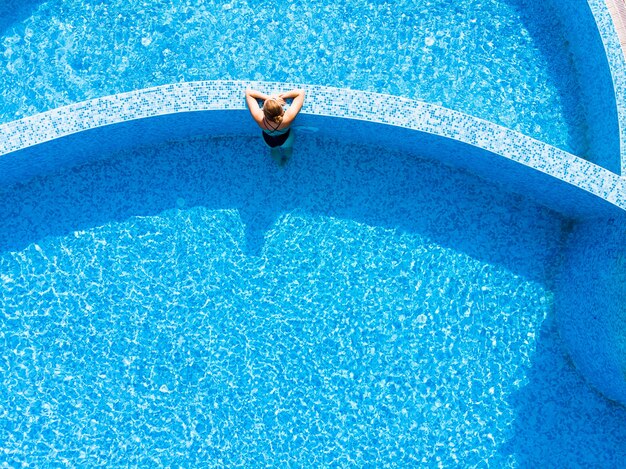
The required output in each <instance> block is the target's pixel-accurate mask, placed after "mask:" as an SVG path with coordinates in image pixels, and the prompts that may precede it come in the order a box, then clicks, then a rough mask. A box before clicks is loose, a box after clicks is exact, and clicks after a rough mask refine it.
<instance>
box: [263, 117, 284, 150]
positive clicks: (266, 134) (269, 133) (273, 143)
mask: <svg viewBox="0 0 626 469" xmlns="http://www.w3.org/2000/svg"><path fill="white" fill-rule="evenodd" d="M263 123H264V124H265V126H266V127H272V126H271V125H270V123H269V121H267V120H266V119H265V117H264V118H263ZM278 127H280V123H279V124H278V125H277V126H276V127H272V128H271V129H270V130H265V129H263V132H262V133H263V140H265V143H267V145H268V146H269V147H271V148H276V147H280V146H281V145H283V144H284V143H285V142H286V141H287V139H288V138H289V133H290V132H291V129H287V131H286V132H284V133H280V134H278V135H273V133H274V132H278V131H279V130H278Z"/></svg>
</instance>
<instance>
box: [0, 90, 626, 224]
mask: <svg viewBox="0 0 626 469" xmlns="http://www.w3.org/2000/svg"><path fill="white" fill-rule="evenodd" d="M293 86H297V85H295V84H284V83H271V82H247V81H202V82H191V83H177V84H170V85H164V86H159V87H155V88H149V89H145V90H137V91H132V92H127V93H122V94H119V95H114V96H108V97H104V98H97V99H94V100H91V101H87V102H83V103H78V104H72V105H69V106H66V107H63V108H59V109H54V110H52V111H48V112H45V113H42V114H37V115H35V116H31V117H27V118H24V119H21V120H18V121H14V122H10V123H7V124H3V125H1V126H0V137H1V138H0V169H2V172H3V173H4V175H5V177H9V176H8V175H9V174H10V173H11V169H15V163H13V164H12V162H11V159H12V155H11V153H15V152H18V151H19V150H22V149H26V148H29V147H33V146H36V145H39V144H42V143H44V142H48V141H52V140H55V139H57V138H60V137H63V136H67V135H72V134H76V133H78V132H82V131H86V130H90V129H96V128H100V127H103V126H108V125H112V124H118V123H122V122H129V121H134V120H138V119H144V118H148V117H154V116H163V115H169V114H177V113H189V112H200V111H229V110H239V111H241V110H244V109H245V100H244V97H243V91H244V90H245V89H246V87H253V88H258V89H260V90H263V91H265V92H268V93H271V92H277V91H279V90H283V89H285V88H288V87H293ZM304 88H305V89H306V91H307V93H308V97H307V100H306V103H305V106H304V108H303V115H307V114H308V115H312V116H330V117H334V118H341V119H352V120H359V121H366V122H371V123H377V124H385V125H387V126H393V127H400V128H405V129H411V130H416V131H419V132H425V133H428V134H432V135H436V136H442V137H446V138H449V139H453V140H456V141H458V142H462V143H466V144H469V145H472V146H474V147H477V148H479V149H482V150H485V151H487V152H490V153H493V154H495V155H499V156H500V157H502V158H505V159H508V160H510V161H514V162H516V163H520V164H522V165H523V166H524V167H526V168H528V171H530V172H533V171H540V172H542V173H544V174H546V175H549V176H551V177H553V178H557V179H558V180H561V181H564V182H566V183H568V184H570V185H573V186H575V187H578V188H580V189H582V190H584V191H586V192H588V193H590V194H593V195H595V196H597V197H599V198H601V199H603V200H605V201H608V202H609V203H611V204H613V205H615V206H617V207H618V208H620V209H626V205H623V200H624V197H623V195H621V193H620V191H621V190H622V189H623V186H622V185H621V184H619V182H620V176H619V175H617V174H614V173H612V172H611V171H608V170H607V169H605V168H602V167H600V166H598V165H595V164H593V163H590V162H588V161H586V160H584V159H582V158H579V157H576V156H575V155H572V154H570V153H567V152H565V151H563V150H560V149H558V148H556V147H553V146H551V145H547V144H545V143H542V142H539V141H537V140H535V139H533V138H530V137H527V136H525V135H522V134H520V133H518V132H515V131H513V130H510V129H506V128H504V127H502V126H499V125H496V124H493V123H491V122H488V121H485V120H482V119H478V118H475V117H472V116H469V115H467V114H463V113H461V112H458V111H454V110H450V109H446V108H444V107H441V106H437V105H434V104H430V103H425V102H420V101H415V100H411V99H408V98H398V97H395V96H390V95H383V94H378V93H371V92H363V91H355V90H345V89H339V88H332V87H325V86H314V85H306V86H304ZM252 130H253V128H250V129H249V131H252ZM227 131H228V129H224V132H227ZM377 132H381V133H384V132H385V130H384V129H383V128H381V129H380V130H377ZM54 157H55V155H51V156H49V158H54ZM49 163H51V164H54V162H49ZM20 164H28V162H24V163H20ZM572 215H575V214H572Z"/></svg>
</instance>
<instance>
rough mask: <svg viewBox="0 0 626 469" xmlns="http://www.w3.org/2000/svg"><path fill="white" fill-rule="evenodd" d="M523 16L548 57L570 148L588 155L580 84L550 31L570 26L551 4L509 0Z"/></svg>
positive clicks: (570, 62) (561, 47)
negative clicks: (561, 19) (559, 17)
mask: <svg viewBox="0 0 626 469" xmlns="http://www.w3.org/2000/svg"><path fill="white" fill-rule="evenodd" d="M506 2H507V3H508V4H510V5H511V7H513V8H514V9H515V10H516V11H517V13H518V14H519V16H520V19H521V21H522V23H523V25H524V27H525V28H526V29H527V30H528V33H529V34H530V36H531V37H532V38H533V44H534V45H535V46H536V47H537V48H538V49H539V50H540V51H541V54H542V55H543V57H545V62H544V66H545V67H546V70H547V71H548V73H549V76H550V80H551V84H552V85H553V86H554V87H555V88H556V89H557V90H558V92H559V96H560V97H561V100H560V104H561V106H562V107H563V111H562V115H563V116H564V118H565V120H566V122H567V128H568V141H567V143H568V145H569V146H570V149H569V150H568V151H572V152H573V153H575V154H577V155H588V154H589V151H590V148H589V140H588V137H589V136H588V135H587V134H588V129H587V126H586V125H584V124H583V123H584V122H585V120H586V119H587V117H588V116H585V113H584V109H583V108H582V106H581V104H580V85H579V83H578V82H577V80H576V79H573V77H576V76H577V74H576V70H575V68H574V62H573V60H572V57H571V55H570V52H569V51H568V49H567V48H566V47H564V45H563V44H555V43H554V42H553V41H554V37H555V35H554V34H553V33H552V34H546V32H553V31H560V30H562V28H564V27H566V26H564V25H561V24H560V22H559V19H558V17H557V16H556V15H555V14H554V12H553V11H552V8H551V6H550V5H549V2H548V3H546V2H535V1H528V0H506Z"/></svg>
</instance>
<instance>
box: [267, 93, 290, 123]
mask: <svg viewBox="0 0 626 469" xmlns="http://www.w3.org/2000/svg"><path fill="white" fill-rule="evenodd" d="M284 113H285V111H284V110H283V106H282V105H281V104H280V103H279V102H278V100H277V99H276V98H268V99H266V100H265V102H264V103H263V114H264V115H265V118H266V119H267V120H270V121H272V122H276V123H280V122H281V121H282V120H283V114H284Z"/></svg>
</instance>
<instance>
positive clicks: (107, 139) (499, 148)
mask: <svg viewBox="0 0 626 469" xmlns="http://www.w3.org/2000/svg"><path fill="white" fill-rule="evenodd" d="M292 86H294V85H286V84H278V83H267V82H243V81H217V82H208V81H205V82H193V83H180V84H173V85H166V86H161V87H156V88H150V89H145V90H138V91H133V92H130V93H124V94H120V95H115V96H109V97H104V98H98V99H95V100H92V101H87V102H83V103H78V104H74V105H70V106H67V107H64V108H59V109H55V110H52V111H49V112H45V113H42V114H38V115H35V116H32V117H28V118H25V119H22V120H19V121H15V122H11V123H8V124H4V125H2V126H0V137H1V138H0V183H1V184H2V186H4V190H10V188H11V185H12V184H19V183H21V182H24V181H26V180H28V179H29V178H32V177H35V176H38V175H42V174H49V173H52V172H54V171H58V170H59V168H64V167H65V168H67V167H72V166H75V165H78V164H82V163H86V162H89V161H93V160H95V159H100V158H105V157H107V156H108V155H110V154H111V153H115V152H117V151H123V150H128V149H129V148H132V147H137V146H144V145H153V144H159V143H161V142H165V141H171V140H178V139H187V138H194V137H200V138H203V137H207V136H210V137H226V138H233V137H237V136H248V137H249V136H254V135H258V147H259V152H260V153H261V154H262V153H264V152H266V151H267V150H266V149H265V148H264V146H263V143H262V141H261V138H260V135H259V133H260V131H259V129H258V128H257V127H256V125H255V124H254V123H253V121H252V119H251V118H250V117H249V115H248V111H247V110H246V107H245V100H244V93H243V92H244V90H245V89H246V88H247V87H254V88H257V89H260V90H263V91H265V92H268V93H271V92H275V91H278V90H281V89H285V88H287V87H292ZM304 88H305V89H306V91H307V93H308V97H307V101H306V105H305V107H304V108H303V112H302V114H301V115H300V116H299V117H298V119H297V122H296V124H295V126H294V127H295V129H296V135H297V133H298V132H300V133H306V132H309V133H315V134H316V135H317V136H318V137H319V138H328V139H334V140H339V141H344V142H345V143H346V145H350V144H364V145H375V146H378V147H379V148H380V149H381V151H385V149H386V148H390V149H393V150H399V151H403V152H406V153H409V154H413V155H415V156H416V157H417V158H427V159H432V160H438V161H441V162H443V163H445V164H448V165H450V166H453V167H457V168H461V169H464V170H467V171H470V172H472V173H474V174H477V175H479V176H481V177H483V178H485V179H487V180H489V181H492V182H494V183H496V184H500V185H502V186H504V187H505V189H506V190H507V191H512V192H517V193H520V194H524V195H526V196H530V197H531V198H533V199H535V200H536V201H538V202H539V203H541V204H543V205H546V206H548V207H550V208H552V209H553V210H555V211H557V212H559V213H561V214H562V215H564V216H565V217H566V218H570V219H576V220H577V221H578V223H576V224H575V226H574V230H573V232H572V234H571V236H570V237H569V239H568V240H567V246H566V253H567V254H566V255H565V256H564V263H563V268H562V271H561V272H560V273H559V274H558V276H557V277H558V278H559V279H560V280H559V281H557V282H556V287H555V297H556V303H555V309H556V314H557V317H558V318H559V322H560V324H561V329H560V332H561V335H562V337H563V341H564V343H565V345H566V347H567V349H568V351H569V353H570V355H571V357H572V358H573V361H574V363H575V364H576V366H577V367H578V368H579V369H580V370H581V372H582V374H583V375H584V376H586V377H587V378H588V379H589V381H590V383H591V384H592V385H594V386H595V387H596V388H597V389H599V390H600V391H601V392H603V393H604V394H605V395H607V396H608V397H610V398H612V399H614V400H616V401H619V402H621V403H626V392H625V391H624V390H625V389H626V383H625V382H624V381H626V376H625V374H624V361H623V357H624V356H625V353H624V344H625V343H626V337H625V336H624V332H623V331H625V330H626V327H623V326H624V324H623V323H624V322H626V307H625V306H624V305H626V298H624V294H625V288H624V285H626V274H625V273H626V265H625V262H624V259H625V258H626V236H625V235H624V226H625V225H626V223H625V222H624V215H625V214H626V212H625V210H626V183H625V178H624V177H622V176H619V175H618V174H616V173H614V172H611V171H609V170H607V169H605V168H603V167H601V166H598V165H595V164H593V163H590V162H588V161H586V160H584V159H582V158H579V157H576V156H574V155H572V154H569V153H567V152H564V151H562V150H559V149H557V148H555V147H553V146H550V145H547V144H544V143H542V142H539V141H537V140H534V139H532V138H529V137H526V136H524V135H521V134H519V133H517V132H514V131H511V130H509V129H506V128H503V127H500V126H498V125H494V124H492V123H489V122H486V121H483V120H480V119H477V118H474V117H471V116H468V115H465V114H463V113H460V112H456V111H452V110H449V109H446V108H443V107H440V106H435V105H431V104H428V103H423V102H419V101H414V100H410V99H404V98H397V97H393V96H388V95H381V94H376V93H369V92H360V91H353V90H345V89H338V88H330V87H321V86H305V87H304ZM261 156H262V155H260V157H261ZM320 157H328V158H332V155H320Z"/></svg>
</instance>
